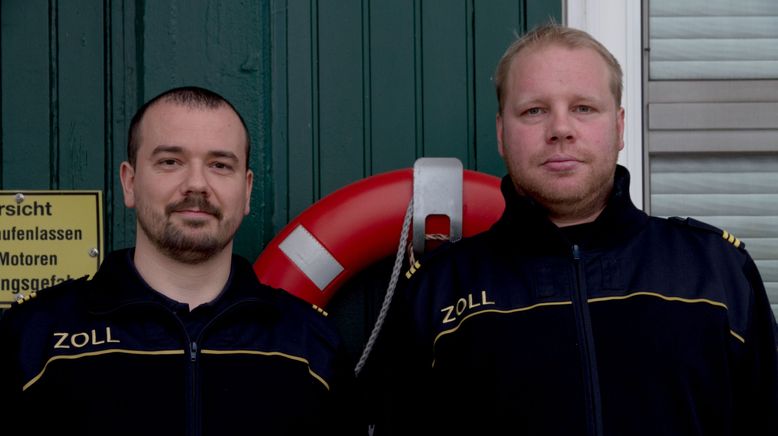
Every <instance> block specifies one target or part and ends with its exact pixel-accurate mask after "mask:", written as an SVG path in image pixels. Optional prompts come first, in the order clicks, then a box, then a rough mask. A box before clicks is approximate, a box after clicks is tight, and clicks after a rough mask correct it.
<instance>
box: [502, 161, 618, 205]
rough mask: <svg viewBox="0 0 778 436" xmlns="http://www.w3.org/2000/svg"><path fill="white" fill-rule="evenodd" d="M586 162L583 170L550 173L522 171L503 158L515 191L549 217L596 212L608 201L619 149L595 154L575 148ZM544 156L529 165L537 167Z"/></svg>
mask: <svg viewBox="0 0 778 436" xmlns="http://www.w3.org/2000/svg"><path fill="white" fill-rule="evenodd" d="M574 154H575V155H576V156H578V157H579V158H580V159H581V160H582V161H583V162H587V163H588V165H586V166H585V167H584V168H583V170H584V171H585V172H584V173H571V174H557V175H554V176H549V175H548V174H543V173H542V172H536V171H526V172H525V171H522V170H521V169H520V168H519V166H518V165H516V166H514V164H513V163H512V162H510V161H508V160H506V166H507V168H508V173H509V175H510V177H511V180H512V182H513V185H514V187H515V189H516V191H517V192H518V193H520V194H522V195H526V196H528V197H530V198H532V199H533V200H535V201H536V202H538V203H539V204H540V205H541V206H543V207H544V208H545V209H546V210H547V211H548V212H549V216H550V217H552V218H573V219H575V218H581V217H586V216H591V215H592V214H596V213H597V212H598V211H599V210H601V209H602V208H603V207H604V206H605V204H606V203H607V200H608V197H609V195H610V193H611V191H612V189H613V180H614V175H615V172H616V162H617V159H618V150H617V149H615V148H614V151H613V153H612V154H607V155H597V154H595V153H594V152H592V151H589V150H585V149H584V150H576V151H575V152H574ZM544 160H545V157H538V158H537V159H536V160H535V161H534V162H532V164H531V165H532V166H533V167H534V168H539V167H540V165H541V163H542V162H543V161H544Z"/></svg>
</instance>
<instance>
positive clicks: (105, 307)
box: [88, 249, 272, 313]
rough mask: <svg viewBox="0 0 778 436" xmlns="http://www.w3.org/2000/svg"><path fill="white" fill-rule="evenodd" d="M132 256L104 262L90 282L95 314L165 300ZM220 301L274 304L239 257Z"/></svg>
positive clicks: (112, 255)
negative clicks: (150, 283) (150, 284)
mask: <svg viewBox="0 0 778 436" xmlns="http://www.w3.org/2000/svg"><path fill="white" fill-rule="evenodd" d="M133 252H134V250H133V249H124V250H118V251H115V252H112V253H110V254H108V255H107V256H106V258H105V259H104V260H103V263H102V265H101V266H100V269H99V270H98V271H97V273H96V274H95V276H94V278H92V280H91V281H90V285H91V286H90V289H89V295H88V298H89V303H90V308H91V310H92V311H93V312H96V313H100V312H109V311H112V310H115V309H117V308H119V307H121V306H125V305H129V304H134V303H158V302H160V301H162V300H163V299H164V298H166V297H164V296H163V295H162V294H161V293H159V292H157V291H156V290H154V289H152V288H151V287H150V286H149V285H148V284H147V283H146V281H145V280H143V278H142V277H141V276H140V273H138V271H137V269H135V263H134V262H133ZM217 300H218V304H219V306H222V305H223V304H232V303H235V302H237V301H241V300H252V301H256V302H258V303H260V304H263V305H270V304H272V301H271V299H270V297H269V296H268V295H267V290H266V289H263V288H262V285H261V284H259V282H258V281H257V279H256V276H255V275H254V271H253V270H252V268H251V265H250V264H249V263H248V261H247V260H246V259H244V258H242V257H240V256H236V255H233V256H232V265H231V271H230V276H229V279H228V280H227V283H226V285H225V287H224V289H223V290H222V292H221V294H220V295H219V297H218V298H217Z"/></svg>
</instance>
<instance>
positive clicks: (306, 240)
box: [278, 225, 343, 291]
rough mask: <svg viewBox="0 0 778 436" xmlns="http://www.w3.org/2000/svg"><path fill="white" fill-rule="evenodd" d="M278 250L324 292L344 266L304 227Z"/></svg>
mask: <svg viewBox="0 0 778 436" xmlns="http://www.w3.org/2000/svg"><path fill="white" fill-rule="evenodd" d="M278 248H280V249H281V251H282V252H283V253H284V254H285V255H286V256H287V257H288V258H289V259H290V260H291V261H292V262H293V263H294V264H295V265H296V266H297V267H298V268H300V270H301V271H302V272H303V273H304V274H305V275H306V276H307V277H308V278H309V279H311V281H312V282H313V283H314V284H315V285H316V287H317V288H319V291H323V290H324V288H326V287H327V285H329V284H330V283H331V282H332V281H333V280H335V277H337V276H338V274H340V273H341V272H342V271H343V265H341V264H340V262H338V260H337V259H335V257H334V256H333V255H332V254H331V253H330V252H329V251H327V249H326V248H324V246H323V245H322V244H321V243H320V242H319V241H318V240H317V239H316V238H315V237H314V236H313V235H312V234H311V233H310V232H309V231H308V230H307V229H306V228H305V227H303V226H301V225H300V226H297V228H295V229H294V230H292V233H290V234H289V236H287V237H286V239H284V241H283V242H281V243H280V244H279V245H278Z"/></svg>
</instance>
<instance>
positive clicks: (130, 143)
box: [127, 86, 251, 170]
mask: <svg viewBox="0 0 778 436" xmlns="http://www.w3.org/2000/svg"><path fill="white" fill-rule="evenodd" d="M161 101H164V102H167V103H173V104H176V105H179V106H184V107H188V108H192V109H218V108H220V107H222V106H227V107H229V108H230V109H232V111H233V112H235V114H236V115H237V116H238V118H239V119H240V123H241V125H243V131H244V132H245V134H246V170H248V168H249V162H248V161H249V152H250V151H251V137H250V136H249V129H248V127H246V122H245V121H244V120H243V117H242V116H241V115H240V112H238V110H237V109H235V106H233V105H232V103H230V102H229V101H228V100H227V99H226V98H224V97H222V96H221V95H219V94H217V93H215V92H213V91H210V90H208V89H205V88H200V87H197V86H183V87H180V88H173V89H169V90H167V91H165V92H163V93H162V94H159V95H158V96H156V97H154V98H152V99H151V100H149V101H147V102H146V103H145V104H144V105H143V106H141V107H140V108H139V109H138V111H137V112H135V115H134V116H133V117H132V121H130V129H129V133H128V134H127V161H128V162H130V165H132V166H133V167H135V162H136V161H137V159H138V148H139V147H140V144H139V143H138V141H139V140H140V138H139V136H140V122H141V121H142V120H143V116H144V115H145V113H146V111H147V110H148V109H149V108H150V107H151V106H154V104H156V103H158V102H161Z"/></svg>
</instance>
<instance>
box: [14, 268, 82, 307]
mask: <svg viewBox="0 0 778 436" xmlns="http://www.w3.org/2000/svg"><path fill="white" fill-rule="evenodd" d="M87 280H89V276H88V275H85V276H83V277H79V278H77V279H68V280H65V281H64V282H62V283H58V284H56V285H54V286H50V287H48V288H44V289H41V290H39V291H36V290H33V291H30V292H29V293H26V294H25V293H23V292H19V293H18V294H16V296H15V298H14V302H13V304H11V307H14V306H18V305H21V304H24V303H25V302H27V301H30V300H32V299H34V298H37V297H38V296H39V295H49V294H50V293H51V292H52V290H57V289H64V288H65V287H67V286H68V285H73V284H75V283H78V282H86V281H87ZM55 292H56V291H55Z"/></svg>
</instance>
